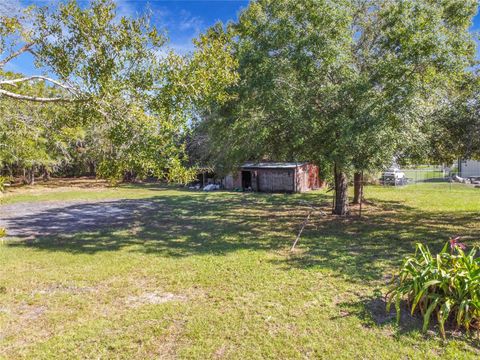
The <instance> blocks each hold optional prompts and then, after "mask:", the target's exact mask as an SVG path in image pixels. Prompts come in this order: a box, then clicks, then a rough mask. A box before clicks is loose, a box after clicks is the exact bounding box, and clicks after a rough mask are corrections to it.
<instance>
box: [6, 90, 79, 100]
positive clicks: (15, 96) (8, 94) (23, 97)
mask: <svg viewBox="0 0 480 360" xmlns="http://www.w3.org/2000/svg"><path fill="white" fill-rule="evenodd" d="M1 95H3V96H6V97H9V98H12V99H17V100H28V101H34V102H73V101H74V99H68V98H64V97H52V98H44V97H37V96H29V95H20V94H15V93H12V92H10V91H7V90H3V89H0V96H1Z"/></svg>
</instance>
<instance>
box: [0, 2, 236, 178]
mask: <svg viewBox="0 0 480 360" xmlns="http://www.w3.org/2000/svg"><path fill="white" fill-rule="evenodd" d="M150 20H151V19H150V16H149V14H145V15H143V16H140V17H138V18H127V17H120V16H118V15H117V12H116V5H115V2H114V1H113V0H93V1H92V2H90V3H89V5H88V6H81V5H80V4H79V3H78V2H77V1H76V0H68V1H64V2H60V3H58V4H55V5H51V6H42V7H33V8H28V9H26V10H25V11H23V12H22V13H21V14H16V15H15V16H12V17H6V16H4V17H1V18H0V35H1V37H0V103H2V104H4V105H5V106H4V108H6V105H7V104H11V101H18V102H28V103H38V104H40V106H46V105H45V104H61V106H62V107H63V108H65V109H68V116H67V117H68V119H69V120H70V121H71V120H73V121H74V120H75V119H76V120H77V122H78V124H79V125H80V126H81V127H82V128H83V130H84V134H83V136H81V138H80V139H78V140H80V142H81V143H82V147H81V148H82V149H84V150H85V151H86V152H87V153H89V154H90V155H91V156H90V157H91V158H94V159H96V161H97V163H98V164H97V165H98V166H97V170H98V173H99V174H100V175H102V176H105V177H114V178H121V177H122V176H124V175H128V174H130V175H131V174H136V175H137V176H147V175H154V176H157V177H161V178H166V179H169V180H173V181H182V182H184V181H187V180H188V179H189V178H190V177H191V176H192V172H191V171H189V170H188V169H186V168H185V166H184V165H185V164H186V159H185V151H184V145H183V142H184V138H185V136H186V132H187V130H188V120H189V119H190V118H191V117H192V115H193V114H194V113H195V111H196V110H195V109H196V108H198V107H199V106H201V105H202V104H206V103H210V102H219V103H221V102H222V101H224V100H225V99H226V98H227V96H226V95H225V92H224V88H225V86H227V85H229V84H230V83H232V82H234V81H235V79H236V75H235V72H234V69H235V61H234V59H233V58H232V57H231V53H230V52H229V51H227V50H228V49H227V48H226V46H227V45H226V42H227V41H226V40H227V38H226V35H225V34H224V32H223V30H222V29H221V28H217V29H212V30H211V31H209V32H207V33H206V34H205V35H202V36H201V37H200V38H199V39H198V40H197V41H196V43H195V45H196V50H195V51H194V52H193V54H188V55H185V56H180V55H177V54H175V53H173V52H169V51H168V48H167V47H166V42H167V38H166V36H165V35H164V34H163V33H161V32H160V31H158V30H157V29H156V28H155V26H153V25H152V24H151V21H150ZM26 54H30V55H31V56H32V57H33V59H34V64H35V66H36V67H37V68H38V69H39V74H38V75H34V76H19V75H18V74H17V75H16V74H10V75H9V76H7V75H6V73H3V72H1V71H2V69H3V68H4V67H5V65H6V64H8V63H9V62H11V61H13V60H14V59H16V58H17V57H19V56H24V55H26ZM32 83H33V84H34V83H43V84H47V85H45V86H43V92H41V93H38V92H35V91H31V92H29V91H28V90H29V89H32V88H33V87H30V88H29V87H26V86H23V85H25V84H32ZM50 109H53V111H54V113H55V114H56V110H55V109H54V107H53V105H52V107H50ZM57 110H58V108H57ZM12 119H13V118H12V116H5V114H0V121H1V122H3V123H4V124H3V125H5V126H8V125H11V124H6V122H8V121H13V120H12ZM18 119H19V118H18V117H17V118H15V120H18ZM45 125H47V124H46V123H45ZM16 149H17V150H18V149H19V147H17V148H16Z"/></svg>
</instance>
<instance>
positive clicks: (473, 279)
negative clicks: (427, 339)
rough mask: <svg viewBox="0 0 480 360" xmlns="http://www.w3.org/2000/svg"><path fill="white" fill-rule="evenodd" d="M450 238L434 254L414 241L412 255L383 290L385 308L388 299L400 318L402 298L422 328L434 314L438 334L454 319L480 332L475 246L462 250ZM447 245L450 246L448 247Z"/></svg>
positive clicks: (479, 264)
mask: <svg viewBox="0 0 480 360" xmlns="http://www.w3.org/2000/svg"><path fill="white" fill-rule="evenodd" d="M458 239H459V238H454V239H451V240H450V241H449V242H447V243H446V244H445V246H444V247H443V249H442V250H441V251H440V253H438V254H437V255H435V256H434V255H432V253H431V252H430V250H429V248H428V247H427V246H426V245H423V244H417V245H416V251H415V255H413V256H409V257H407V258H405V260H404V261H403V265H402V267H401V269H400V273H399V274H398V276H397V277H395V279H394V282H393V285H392V287H391V288H390V290H389V291H388V293H387V311H389V310H390V306H391V304H392V303H394V304H395V308H396V310H397V322H398V321H399V320H400V303H401V301H402V299H406V300H407V303H408V305H409V307H410V309H411V314H412V315H413V314H414V313H415V311H417V312H420V314H421V315H422V316H423V331H426V330H427V328H428V325H429V323H430V321H431V318H432V316H434V314H436V317H437V321H438V325H439V328H440V332H441V335H442V337H443V338H444V339H445V324H446V323H447V321H451V322H455V323H456V326H457V328H460V327H463V328H465V329H466V330H467V332H470V329H472V328H475V329H476V331H477V334H479V335H480V258H478V257H476V253H477V250H478V249H477V248H476V247H474V248H472V249H471V250H470V251H469V252H468V253H466V252H465V251H464V250H465V248H466V247H465V245H464V244H462V243H460V242H458ZM449 247H450V250H449Z"/></svg>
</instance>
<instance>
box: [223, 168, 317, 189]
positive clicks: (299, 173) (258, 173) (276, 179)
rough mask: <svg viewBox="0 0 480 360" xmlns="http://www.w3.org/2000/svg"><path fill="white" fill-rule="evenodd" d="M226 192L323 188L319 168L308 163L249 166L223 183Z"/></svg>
mask: <svg viewBox="0 0 480 360" xmlns="http://www.w3.org/2000/svg"><path fill="white" fill-rule="evenodd" d="M223 185H224V187H225V189H229V190H232V189H243V190H252V191H261V192H305V191H309V190H314V189H318V188H320V186H321V182H320V179H319V169H318V166H316V165H313V164H310V163H307V162H301V163H297V162H258V163H253V162H252V163H245V164H243V165H242V166H241V167H240V169H239V170H238V171H236V172H234V173H232V174H230V175H227V176H226V177H225V178H224V180H223Z"/></svg>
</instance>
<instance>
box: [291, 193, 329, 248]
mask: <svg viewBox="0 0 480 360" xmlns="http://www.w3.org/2000/svg"><path fill="white" fill-rule="evenodd" d="M304 204H305V205H306V206H308V207H309V208H310V210H309V211H308V215H307V217H306V218H305V220H304V221H303V224H302V227H301V229H300V231H299V232H298V235H297V238H296V239H295V241H294V242H293V244H292V247H291V248H290V251H293V250H294V249H295V246H297V243H298V240H300V236H301V235H302V232H303V229H305V226H306V225H307V223H308V220H310V216H311V215H312V214H313V212H314V211H318V212H319V213H320V215H321V216H327V214H325V212H323V211H322V210H320V209H319V208H317V207H315V206H313V205H312V204H309V203H307V202H304Z"/></svg>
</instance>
